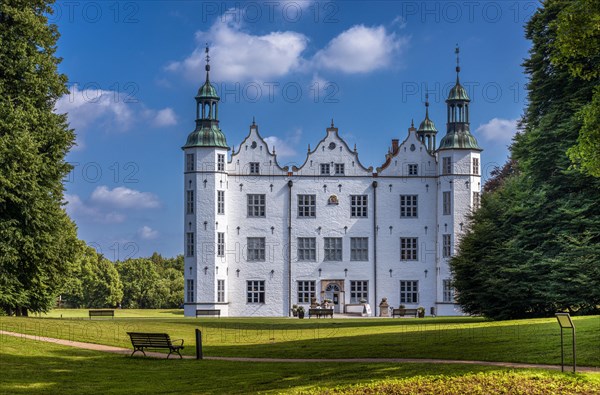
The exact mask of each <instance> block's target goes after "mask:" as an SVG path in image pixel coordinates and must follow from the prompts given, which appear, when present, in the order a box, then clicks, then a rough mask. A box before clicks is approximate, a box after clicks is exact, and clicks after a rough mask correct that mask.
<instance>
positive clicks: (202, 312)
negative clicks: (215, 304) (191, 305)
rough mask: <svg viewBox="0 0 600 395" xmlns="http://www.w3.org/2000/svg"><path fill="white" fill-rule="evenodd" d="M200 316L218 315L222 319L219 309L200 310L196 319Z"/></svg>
mask: <svg viewBox="0 0 600 395" xmlns="http://www.w3.org/2000/svg"><path fill="white" fill-rule="evenodd" d="M200 315H216V316H217V317H219V318H221V310H218V309H198V310H196V318H198V316H200Z"/></svg>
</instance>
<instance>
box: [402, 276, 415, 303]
mask: <svg viewBox="0 0 600 395" xmlns="http://www.w3.org/2000/svg"><path fill="white" fill-rule="evenodd" d="M400 303H419V282H418V281H415V280H400Z"/></svg>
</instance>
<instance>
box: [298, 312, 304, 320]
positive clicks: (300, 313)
mask: <svg viewBox="0 0 600 395" xmlns="http://www.w3.org/2000/svg"><path fill="white" fill-rule="evenodd" d="M303 318H304V311H299V312H298V319H300V320H301V319H303Z"/></svg>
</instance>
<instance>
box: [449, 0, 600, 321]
mask: <svg viewBox="0 0 600 395" xmlns="http://www.w3.org/2000/svg"><path fill="white" fill-rule="evenodd" d="M568 4H570V2H564V1H560V0H550V1H546V2H545V3H544V7H543V8H541V9H539V10H538V12H536V14H535V15H534V16H533V17H532V19H531V20H530V21H529V23H528V24H527V26H526V35H527V38H528V39H530V40H531V41H532V43H533V46H532V48H531V50H530V57H529V59H527V60H526V61H525V63H524V67H525V70H526V72H527V73H528V74H529V76H530V82H529V85H528V89H529V103H528V107H527V109H526V112H525V115H524V118H523V120H522V125H523V132H522V133H519V134H518V135H516V136H515V139H514V143H513V144H512V146H511V159H510V160H509V163H508V164H507V165H506V166H505V167H504V168H503V169H501V170H499V171H498V173H497V175H496V176H495V177H493V178H492V179H490V181H489V185H486V186H485V188H484V189H485V191H486V193H484V195H483V196H482V202H481V208H480V209H479V210H477V212H475V213H473V214H472V217H471V220H470V224H469V226H468V229H467V231H466V233H465V234H464V236H463V238H462V240H461V242H460V246H459V249H458V254H457V255H456V256H455V257H454V258H453V259H452V260H451V270H452V272H453V275H454V285H455V287H456V289H457V291H458V292H457V300H458V302H459V303H460V304H461V305H462V306H463V309H464V310H465V311H466V312H469V313H473V314H483V315H485V316H487V317H490V318H495V319H507V318H517V317H531V316H549V315H552V314H553V313H554V312H555V311H557V310H569V311H571V312H581V313H584V312H585V313H589V312H594V311H598V309H599V308H600V295H599V293H598V291H596V290H598V289H600V276H599V275H598V271H599V269H598V262H599V261H600V247H599V243H600V205H598V203H597V202H598V196H600V180H598V179H596V178H593V177H590V176H587V175H585V174H583V173H581V172H579V171H577V170H575V169H572V168H571V162H570V160H569V158H568V156H567V154H566V153H567V151H568V150H569V149H570V148H572V147H573V146H574V145H575V144H576V142H577V139H578V136H579V130H580V129H581V126H582V122H583V120H582V118H581V116H580V111H581V109H582V108H583V107H584V106H586V105H587V103H590V100H591V99H592V97H593V95H594V88H595V83H594V82H593V81H588V80H584V79H581V78H578V77H575V76H573V75H572V73H571V72H570V70H569V67H567V66H566V65H561V64H557V63H555V62H552V61H551V59H554V58H555V56H556V54H557V53H558V49H557V45H558V44H557V39H556V37H557V34H558V33H557V24H556V23H555V22H556V20H557V19H558V18H559V15H561V13H562V12H563V11H564V9H565V7H566V6H567V5H568ZM597 119H598V118H597V117H596V120H595V122H598V120H597ZM579 137H580V136H579ZM596 147H597V146H596ZM596 151H597V148H596Z"/></svg>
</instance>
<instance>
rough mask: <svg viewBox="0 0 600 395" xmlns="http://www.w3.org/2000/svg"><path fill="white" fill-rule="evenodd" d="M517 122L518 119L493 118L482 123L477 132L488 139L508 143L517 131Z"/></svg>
mask: <svg viewBox="0 0 600 395" xmlns="http://www.w3.org/2000/svg"><path fill="white" fill-rule="evenodd" d="M517 122H518V120H517V119H502V118H493V119H492V120H490V121H489V122H488V123H486V124H483V125H480V126H479V127H478V128H477V130H476V132H477V133H479V134H480V135H481V136H482V137H483V138H484V139H485V140H487V141H494V142H498V143H507V144H508V143H510V141H511V139H512V138H513V136H514V135H515V133H516V132H517Z"/></svg>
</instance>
